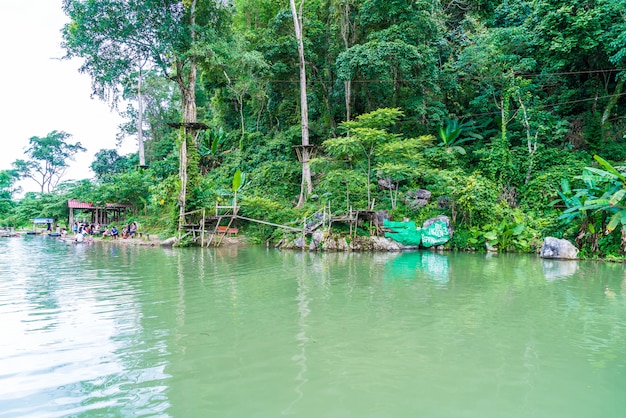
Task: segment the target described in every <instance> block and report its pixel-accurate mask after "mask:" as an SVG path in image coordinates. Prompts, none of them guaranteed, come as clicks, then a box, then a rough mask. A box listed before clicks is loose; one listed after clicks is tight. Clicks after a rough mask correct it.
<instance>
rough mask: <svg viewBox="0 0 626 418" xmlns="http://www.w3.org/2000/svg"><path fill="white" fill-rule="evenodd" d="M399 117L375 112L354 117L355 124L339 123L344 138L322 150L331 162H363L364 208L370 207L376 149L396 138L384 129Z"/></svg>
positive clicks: (396, 112)
mask: <svg viewBox="0 0 626 418" xmlns="http://www.w3.org/2000/svg"><path fill="white" fill-rule="evenodd" d="M402 115H403V113H402V111H400V109H378V110H375V111H373V112H370V113H366V114H364V115H360V116H357V118H356V119H355V120H352V121H346V122H343V123H342V124H341V127H342V128H343V129H345V130H346V131H347V135H346V136H343V137H337V138H330V139H327V140H326V141H324V148H326V151H327V152H328V153H329V154H330V155H332V156H333V157H335V158H338V159H347V160H348V161H350V162H351V163H355V164H356V163H358V162H359V159H361V158H363V157H364V158H365V172H366V175H367V177H366V181H367V206H368V208H369V207H370V206H371V204H372V193H371V177H372V162H373V161H372V159H373V158H374V155H375V151H376V149H377V147H379V146H380V145H382V144H384V143H386V142H389V141H390V140H392V139H394V138H396V135H394V134H391V133H389V132H387V130H386V129H387V128H389V127H391V126H392V125H393V124H394V123H395V122H396V121H397V120H398V119H400V117H401V116H402Z"/></svg>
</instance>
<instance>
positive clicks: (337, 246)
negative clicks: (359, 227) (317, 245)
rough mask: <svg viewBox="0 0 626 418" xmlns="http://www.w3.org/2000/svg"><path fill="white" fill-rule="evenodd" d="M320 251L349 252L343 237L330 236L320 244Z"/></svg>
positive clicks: (348, 246)
mask: <svg viewBox="0 0 626 418" xmlns="http://www.w3.org/2000/svg"><path fill="white" fill-rule="evenodd" d="M322 249H323V250H324V251H350V245H348V242H347V241H346V239H345V237H335V236H332V235H331V236H329V237H328V238H326V239H325V240H324V242H323V243H322Z"/></svg>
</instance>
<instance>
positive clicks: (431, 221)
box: [422, 215, 454, 238]
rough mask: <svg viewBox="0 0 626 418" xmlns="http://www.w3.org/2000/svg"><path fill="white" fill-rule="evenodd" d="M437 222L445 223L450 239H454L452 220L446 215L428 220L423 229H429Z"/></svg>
mask: <svg viewBox="0 0 626 418" xmlns="http://www.w3.org/2000/svg"><path fill="white" fill-rule="evenodd" d="M435 222H445V223H446V227H447V228H448V234H449V235H450V238H452V236H453V235H454V228H453V227H452V223H451V222H450V218H448V217H447V216H446V215H439V216H435V217H434V218H430V219H426V220H425V221H424V223H423V224H422V229H426V228H428V227H429V226H431V225H432V224H434V223H435Z"/></svg>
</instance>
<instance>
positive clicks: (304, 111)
mask: <svg viewBox="0 0 626 418" xmlns="http://www.w3.org/2000/svg"><path fill="white" fill-rule="evenodd" d="M289 4H290V5H291V15H292V16H293V26H294V29H295V33H296V41H297V42H298V58H299V60H298V63H299V67H300V117H301V126H302V148H301V152H302V154H301V158H302V183H301V186H300V197H299V198H298V207H299V208H300V207H302V205H304V202H305V201H306V196H307V195H309V194H311V193H312V192H313V183H312V182H311V168H310V166H309V107H308V104H307V97H306V64H305V60H304V44H303V43H302V6H303V5H304V0H302V2H301V3H300V10H299V12H298V11H296V3H295V1H294V0H289Z"/></svg>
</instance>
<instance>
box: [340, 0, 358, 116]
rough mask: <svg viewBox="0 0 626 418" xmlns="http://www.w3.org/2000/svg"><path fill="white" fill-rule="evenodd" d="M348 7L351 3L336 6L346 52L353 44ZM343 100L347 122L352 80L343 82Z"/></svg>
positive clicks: (353, 36)
mask: <svg viewBox="0 0 626 418" xmlns="http://www.w3.org/2000/svg"><path fill="white" fill-rule="evenodd" d="M350 6H352V1H350V0H344V2H343V4H341V3H340V4H339V5H338V6H337V12H338V13H339V14H340V17H339V19H340V21H339V29H340V33H341V39H342V40H343V46H344V48H345V50H346V51H347V50H348V49H350V47H351V46H352V44H354V42H355V39H354V38H355V30H354V27H353V25H352V24H351V23H350V11H351V9H350ZM343 85H344V99H345V104H346V120H347V121H349V120H350V117H351V114H352V80H348V81H344V83H343Z"/></svg>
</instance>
